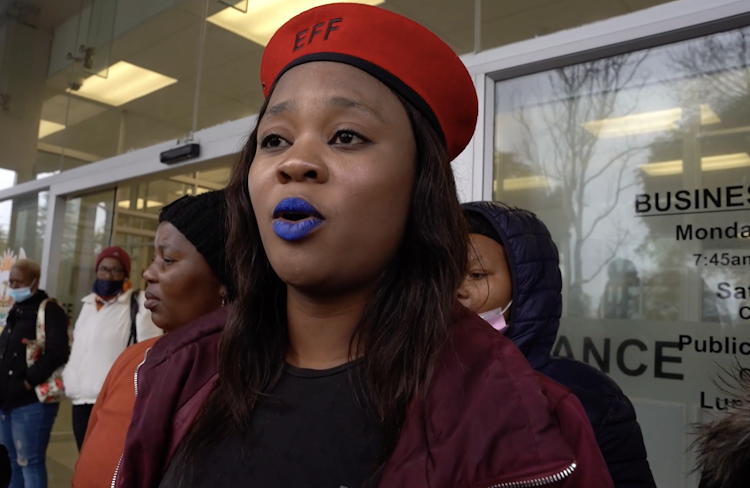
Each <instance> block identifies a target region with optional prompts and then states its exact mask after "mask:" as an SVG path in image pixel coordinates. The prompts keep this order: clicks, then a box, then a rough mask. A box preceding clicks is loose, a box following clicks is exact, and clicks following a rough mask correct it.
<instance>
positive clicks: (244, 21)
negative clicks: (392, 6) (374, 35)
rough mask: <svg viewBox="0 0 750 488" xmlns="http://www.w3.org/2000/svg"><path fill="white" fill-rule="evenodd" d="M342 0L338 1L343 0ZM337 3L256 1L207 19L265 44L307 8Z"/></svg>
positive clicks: (372, 1) (372, 0)
mask: <svg viewBox="0 0 750 488" xmlns="http://www.w3.org/2000/svg"><path fill="white" fill-rule="evenodd" d="M341 1H342V0H339V2H341ZM343 2H345V3H364V4H367V5H380V4H382V3H385V0H357V1H356V2H354V1H347V0H343ZM329 3H336V2H332V1H325V0H254V1H253V2H250V3H249V4H248V6H247V13H243V12H241V11H239V10H237V9H236V8H234V7H227V8H225V9H224V10H222V11H220V12H218V13H216V14H214V15H212V16H210V17H209V18H208V19H207V20H208V21H209V22H211V23H212V24H215V25H217V26H219V27H221V28H223V29H226V30H228V31H230V32H234V33H235V34H237V35H239V36H242V37H244V38H246V39H249V40H251V41H253V42H254V43H256V44H260V45H261V46H265V45H266V44H268V41H270V40H271V37H273V35H274V34H275V33H276V31H277V30H278V29H279V27H281V26H282V25H284V24H285V23H286V21H288V20H289V19H291V18H292V17H294V16H296V15H298V14H301V13H302V12H304V11H306V10H310V9H311V8H314V7H318V6H320V5H326V4H329Z"/></svg>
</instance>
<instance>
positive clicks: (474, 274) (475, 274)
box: [469, 271, 487, 280]
mask: <svg viewBox="0 0 750 488" xmlns="http://www.w3.org/2000/svg"><path fill="white" fill-rule="evenodd" d="M469 276H471V279H473V280H481V279H482V278H484V277H486V276H487V273H482V272H479V271H472V272H471V273H469Z"/></svg>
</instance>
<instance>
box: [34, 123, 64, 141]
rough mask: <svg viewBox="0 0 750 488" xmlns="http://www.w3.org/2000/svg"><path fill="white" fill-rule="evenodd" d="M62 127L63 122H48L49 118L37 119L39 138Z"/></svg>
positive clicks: (58, 130)
mask: <svg viewBox="0 0 750 488" xmlns="http://www.w3.org/2000/svg"><path fill="white" fill-rule="evenodd" d="M64 128H65V126H64V125H63V124H58V123H57V122H50V121H49V120H40V121H39V139H44V138H45V137H47V136H48V135H50V134H54V133H55V132H60V131H61V130H63V129H64Z"/></svg>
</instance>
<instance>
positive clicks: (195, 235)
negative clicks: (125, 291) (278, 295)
mask: <svg viewBox="0 0 750 488" xmlns="http://www.w3.org/2000/svg"><path fill="white" fill-rule="evenodd" d="M226 235H227V228H226V201H225V199H224V192H223V191H213V192H208V193H203V194H201V195H198V196H191V195H188V196H185V197H182V198H180V199H179V200H177V201H175V202H173V203H171V204H169V205H167V206H166V207H164V208H163V209H162V211H161V213H160V214H159V227H158V228H157V230H156V237H154V259H153V261H152V262H151V264H150V265H149V266H148V268H146V270H145V271H144V272H143V278H144V279H145V280H146V283H147V286H146V293H145V297H146V308H148V309H149V310H150V311H151V319H152V320H153V322H154V325H156V326H157V327H159V328H160V329H162V330H163V331H164V333H165V334H168V335H169V334H178V335H179V330H180V329H182V328H191V327H200V323H201V322H200V321H201V319H202V318H203V317H207V316H208V317H211V318H213V317H216V318H217V319H218V320H221V318H222V317H225V316H226V310H225V309H223V308H222V307H224V306H225V305H226V304H227V303H228V300H229V297H230V293H231V290H233V286H232V284H231V281H232V279H231V276H230V275H231V273H230V272H229V270H228V268H227V263H226V252H225V250H224V242H225V241H226ZM162 337H164V336H157V337H154V338H151V339H148V340H145V341H143V342H139V343H137V344H134V345H132V346H130V347H129V348H127V349H126V350H125V352H123V353H122V354H120V357H118V358H117V361H115V364H114V365H113V366H112V369H111V370H110V372H109V374H108V375H107V379H106V380H105V381H104V386H103V387H102V391H101V393H99V397H98V398H97V400H96V404H94V408H93V410H92V412H91V419H90V420H89V423H88V430H87V431H86V438H85V440H84V442H83V447H82V448H81V455H80V456H79V457H78V462H77V463H76V466H75V472H74V474H73V478H72V480H71V487H73V488H99V487H102V486H109V485H110V484H111V482H112V479H113V477H114V475H115V471H116V470H117V464H118V462H119V460H120V456H121V455H122V450H123V445H124V444H125V434H126V433H127V431H128V426H129V425H130V417H131V414H132V411H133V404H134V403H135V397H136V391H135V388H134V383H133V382H134V380H135V378H136V377H137V374H138V369H139V365H140V364H141V363H143V362H144V360H145V357H146V355H147V354H149V353H150V351H151V349H152V348H153V347H154V346H155V345H156V342H157V341H158V340H160V339H161V338H162Z"/></svg>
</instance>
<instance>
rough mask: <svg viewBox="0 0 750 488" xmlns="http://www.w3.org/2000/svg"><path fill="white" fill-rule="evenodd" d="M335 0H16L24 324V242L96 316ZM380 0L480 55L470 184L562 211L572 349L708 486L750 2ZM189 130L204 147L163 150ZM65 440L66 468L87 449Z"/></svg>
mask: <svg viewBox="0 0 750 488" xmlns="http://www.w3.org/2000/svg"><path fill="white" fill-rule="evenodd" d="M361 1H362V0H361ZM321 3H326V2H323V1H320V0H265V1H263V2H259V1H254V0H245V1H240V2H234V1H228V0H227V1H224V0H58V1H52V0H41V1H31V0H29V1H25V0H16V1H10V0H0V252H3V260H2V262H1V263H0V279H1V280H2V281H3V283H2V286H3V289H2V290H0V291H1V292H2V294H0V321H2V319H3V315H2V314H3V313H5V312H7V307H8V305H9V302H8V300H7V293H6V290H5V287H6V286H7V284H6V283H5V282H7V272H8V270H9V266H10V264H11V263H12V262H13V260H14V259H16V258H17V257H18V256H19V255H23V256H27V257H30V258H33V259H36V260H39V261H40V262H41V263H42V268H43V272H44V275H43V278H42V284H43V288H45V289H46V290H47V291H48V292H49V293H50V294H51V295H53V296H57V297H58V298H59V299H60V301H61V302H63V303H64V304H66V307H67V308H68V310H69V312H70V314H71V316H73V317H75V316H76V314H77V312H78V310H79V309H80V298H81V297H82V296H83V295H85V294H86V293H88V291H89V289H90V286H91V283H92V281H93V277H94V258H95V256H96V254H97V253H98V252H99V251H100V250H101V249H102V248H103V247H105V246H107V245H110V244H116V245H120V246H123V247H125V248H126V249H127V250H128V251H129V252H130V253H131V254H132V256H133V276H134V277H139V276H140V273H141V271H142V270H143V268H144V267H145V266H146V265H147V263H148V262H149V261H150V259H151V257H152V253H153V250H152V239H153V236H154V234H155V230H156V226H157V217H158V212H159V210H160V208H161V207H162V206H164V205H166V204H168V203H170V202H171V201H174V200H175V199H177V198H179V197H180V196H182V195H185V194H197V193H200V192H204V191H209V190H211V189H216V188H222V187H223V186H224V185H225V184H226V182H227V180H228V177H229V172H230V170H231V167H232V164H233V162H234V160H235V158H236V157H237V154H238V152H239V151H240V150H241V148H242V145H243V143H244V141H245V139H246V137H247V134H248V133H249V131H250V130H251V128H252V126H253V124H254V122H255V117H254V114H255V113H257V110H258V108H259V107H260V105H261V103H262V94H261V90H260V86H259V83H258V78H259V76H258V71H259V63H260V57H261V55H262V52H263V47H264V46H265V44H266V43H267V41H268V39H269V38H270V36H271V35H272V34H273V32H274V30H275V29H276V28H277V27H278V26H279V25H281V24H282V23H283V22H284V21H285V20H286V19H287V18H289V17H291V16H292V15H294V14H295V13H296V12H299V11H302V10H304V9H306V8H309V7H312V6H315V5H318V4H321ZM363 3H371V4H374V5H378V6H380V7H381V8H387V9H391V10H394V11H396V12H399V13H401V14H404V15H407V16H409V17H411V18H413V19H414V20H416V21H418V22H420V23H422V24H424V25H426V26H427V27H429V28H430V29H432V30H433V31H435V32H436V33H437V34H438V35H440V36H441V37H442V38H443V39H445V40H446V41H447V42H448V43H449V44H450V45H451V46H452V47H453V48H454V49H455V50H456V52H457V53H458V54H459V55H460V56H461V58H462V59H463V61H464V63H465V64H466V66H467V67H468V68H469V70H470V72H471V74H472V76H473V77H474V81H475V85H476V89H477V94H478V96H479V100H480V118H479V121H478V125H477V130H476V133H475V136H474V139H473V141H472V143H471V144H470V146H469V147H468V148H467V149H466V150H465V151H464V153H463V154H461V155H460V156H459V158H457V159H456V161H454V163H453V165H454V170H455V174H456V178H457V181H458V184H459V191H460V195H461V198H462V200H464V201H471V200H488V199H494V200H500V201H503V202H506V203H509V204H513V205H517V206H520V207H524V208H527V209H530V210H532V211H534V212H536V213H537V214H538V215H539V217H540V218H541V219H542V220H543V221H544V222H545V223H546V224H547V225H548V227H549V228H550V231H551V232H552V235H553V238H554V239H555V242H556V243H557V245H558V247H559V250H560V259H561V268H562V272H563V277H564V303H565V306H564V312H563V313H564V317H563V322H562V328H561V331H560V335H559V337H558V341H557V344H556V345H555V349H554V352H555V354H557V355H562V356H569V357H574V358H576V359H580V360H583V361H586V362H588V363H590V364H592V365H593V366H596V367H598V368H599V369H601V370H602V371H604V372H606V373H608V374H609V375H610V376H612V377H613V378H614V379H615V380H616V381H617V382H618V383H619V384H620V386H621V387H622V388H623V390H624V391H625V392H626V393H627V394H628V395H629V397H630V398H631V400H632V401H633V403H634V404H635V406H636V409H637V412H638V416H639V421H640V423H641V426H642V428H643V431H644V437H645V440H646V444H647V449H648V453H649V459H650V462H651V466H652V470H653V472H654V475H655V477H656V480H657V485H658V486H659V487H660V488H695V487H697V486H698V482H697V477H696V476H695V474H693V473H692V469H693V456H692V455H691V454H690V443H691V441H692V437H691V426H692V425H693V424H694V423H696V422H701V421H705V420H707V419H709V418H711V417H712V416H713V415H717V414H721V412H722V411H724V410H726V409H727V407H728V405H729V404H730V400H729V399H728V397H727V395H726V394H725V393H723V392H722V391H721V389H720V388H718V387H717V386H716V383H715V382H716V379H717V377H718V376H720V374H721V371H722V368H731V367H733V366H736V365H739V366H740V367H745V368H750V2H748V1H747V0H676V1H671V2H667V1H663V0H662V1H659V0H532V1H527V2H514V1H511V0H430V2H422V1H419V0H385V1H383V0H368V1H367V2H364V1H363ZM187 142H193V143H198V144H200V148H201V152H200V155H199V156H198V157H196V158H194V159H191V160H189V161H185V162H181V163H178V164H174V165H165V164H162V163H161V162H160V160H159V155H160V153H161V152H163V151H165V150H168V149H171V148H175V147H177V146H180V145H183V144H185V143H187ZM136 281H137V279H136ZM748 374H750V370H748ZM64 415H65V414H64V413H62V414H61V417H60V418H59V419H58V423H59V424H60V425H58V426H57V427H56V432H57V433H58V439H59V440H60V442H61V444H60V445H58V446H57V447H55V446H54V444H55V443H54V442H53V444H52V447H51V451H54V449H58V450H62V447H61V446H62V445H63V444H62V443H64V442H67V441H66V440H65V439H67V438H66V437H65V435H66V434H65V432H66V428H67V427H66V424H65V422H66V421H67V419H65V418H64ZM68 425H69V424H68ZM72 449H75V447H72ZM55 459H59V460H60V463H61V465H63V467H62V468H60V473H61V475H60V476H62V477H64V475H65V472H66V471H65V469H69V468H70V466H69V464H70V463H69V461H64V459H68V460H69V459H70V456H68V457H66V455H64V454H60V455H59V456H58V457H57V458H55ZM66 462H67V463H68V465H66ZM63 484H65V482H64V481H61V484H60V486H62V485H63ZM55 486H56V485H55Z"/></svg>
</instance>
